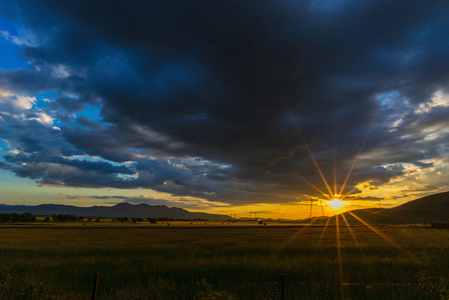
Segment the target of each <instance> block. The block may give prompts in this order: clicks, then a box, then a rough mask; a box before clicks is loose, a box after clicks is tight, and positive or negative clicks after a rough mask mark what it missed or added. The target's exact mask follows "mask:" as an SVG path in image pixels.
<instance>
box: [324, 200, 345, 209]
mask: <svg viewBox="0 0 449 300" xmlns="http://www.w3.org/2000/svg"><path fill="white" fill-rule="evenodd" d="M326 204H328V205H330V207H332V208H333V209H334V210H339V209H340V208H341V207H342V206H343V205H347V204H348V203H346V202H345V201H341V200H338V199H333V200H332V201H327V202H326Z"/></svg>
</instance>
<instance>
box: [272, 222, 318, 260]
mask: <svg viewBox="0 0 449 300" xmlns="http://www.w3.org/2000/svg"><path fill="white" fill-rule="evenodd" d="M315 222H316V220H311V221H310V222H309V223H307V224H305V225H304V227H302V228H301V229H299V230H298V231H296V232H295V233H294V234H292V235H291V236H290V237H289V238H288V239H286V240H285V241H284V242H283V243H282V244H280V245H279V247H278V248H277V250H276V251H275V252H274V253H273V256H276V255H278V254H279V253H280V252H281V251H282V249H284V248H285V247H286V246H287V245H288V244H289V243H291V242H293V240H295V239H297V238H298V237H299V236H300V235H301V233H302V232H303V231H304V230H306V229H307V228H308V227H309V226H311V225H313V224H314V223H315Z"/></svg>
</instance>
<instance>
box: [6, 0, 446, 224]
mask: <svg viewBox="0 0 449 300" xmlns="http://www.w3.org/2000/svg"><path fill="white" fill-rule="evenodd" d="M448 15H449V3H447V2H446V1H430V2H429V1H410V0H407V1H405V0H398V1H349V0H348V1H345V0H342V1H320V0H312V1H293V0H279V1H267V0H257V1H256V0H245V1H241V0H238V1H237V0H228V1H198V0H189V1H179V0H178V1H176V0H164V1H146V2H144V1H132V0H128V1H92V0H89V1H82V0H80V1H54V0H53V1H52V0H41V1H27V0H23V1H2V0H0V53H1V54H0V189H1V193H0V203H3V204H26V205H36V204H42V203H60V204H67V205H76V206H92V205H114V204H117V203H121V202H128V203H148V204H151V205H167V206H169V207H172V206H176V207H181V208H185V209H188V210H190V211H204V212H210V213H223V214H238V216H240V217H248V216H249V214H250V212H257V216H260V217H271V218H279V217H281V216H282V217H285V218H293V219H295V218H304V217H308V216H309V215H310V210H311V208H312V215H317V216H319V215H322V214H323V213H324V214H326V215H330V214H332V213H333V211H332V209H331V208H330V207H329V205H326V201H330V200H332V199H334V198H335V199H343V198H344V201H346V202H347V204H346V205H345V206H344V207H345V209H357V208H367V207H379V206H381V207H385V208H388V207H393V206H396V205H400V204H402V203H404V202H407V201H410V200H414V199H416V198H419V197H421V196H425V195H429V194H433V193H438V192H443V191H447V190H449V182H448V180H447V178H449V167H448V164H449V155H448V154H449V52H448V50H449V18H447V16H448ZM310 204H312V206H311V205H310Z"/></svg>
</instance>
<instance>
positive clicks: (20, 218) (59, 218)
mask: <svg viewBox="0 0 449 300" xmlns="http://www.w3.org/2000/svg"><path fill="white" fill-rule="evenodd" d="M100 220H101V218H98V217H97V218H94V217H89V218H85V217H79V216H75V215H70V214H64V215H63V214H59V215H52V216H51V217H45V219H44V222H50V221H53V222H83V221H88V222H92V221H95V222H100ZM35 221H36V216H34V215H33V214H32V213H28V212H26V213H22V214H18V213H11V214H0V223H23V222H35ZM129 221H132V222H133V223H137V222H145V221H147V222H150V223H151V224H156V223H157V222H168V221H207V220H206V219H174V218H146V219H144V218H131V219H129V218H127V217H124V218H113V219H112V222H120V223H126V222H129Z"/></svg>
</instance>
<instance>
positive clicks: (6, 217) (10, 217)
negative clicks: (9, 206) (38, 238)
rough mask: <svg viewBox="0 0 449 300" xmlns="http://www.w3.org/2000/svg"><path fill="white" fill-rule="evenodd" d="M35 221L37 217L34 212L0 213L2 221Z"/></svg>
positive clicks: (0, 220)
mask: <svg viewBox="0 0 449 300" xmlns="http://www.w3.org/2000/svg"><path fill="white" fill-rule="evenodd" d="M34 221H36V217H35V216H34V215H33V214H32V213H23V214H18V213H12V214H0V223H24V222H34Z"/></svg>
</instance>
